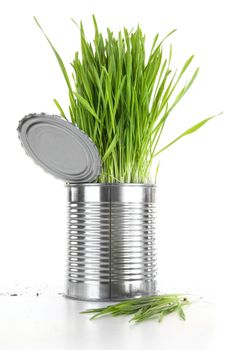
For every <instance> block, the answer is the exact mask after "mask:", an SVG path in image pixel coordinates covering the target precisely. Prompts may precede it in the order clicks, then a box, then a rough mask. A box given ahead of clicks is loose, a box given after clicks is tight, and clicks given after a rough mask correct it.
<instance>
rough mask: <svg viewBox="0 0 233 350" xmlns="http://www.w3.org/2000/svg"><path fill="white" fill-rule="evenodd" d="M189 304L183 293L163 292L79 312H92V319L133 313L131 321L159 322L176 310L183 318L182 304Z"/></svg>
mask: <svg viewBox="0 0 233 350" xmlns="http://www.w3.org/2000/svg"><path fill="white" fill-rule="evenodd" d="M189 304H191V302H190V301H189V300H188V299H187V298H186V297H184V296H183V295H179V294H170V295H169V294H167V295H166V294H164V295H155V296H151V297H143V298H139V299H130V300H126V301H123V302H121V303H118V304H114V305H109V306H106V307H103V308H94V309H88V310H86V311H83V312H81V313H83V314H86V313H93V314H94V315H93V316H92V317H91V319H92V320H93V319H96V318H98V317H101V316H105V315H111V316H122V315H130V316H132V315H133V317H132V318H131V319H130V322H132V321H133V322H136V323H139V322H142V321H146V320H149V319H154V320H156V321H159V322H161V321H162V319H163V317H164V316H166V315H169V314H171V313H173V312H177V313H178V315H179V316H180V318H181V319H183V320H185V314H184V311H183V306H185V305H189Z"/></svg>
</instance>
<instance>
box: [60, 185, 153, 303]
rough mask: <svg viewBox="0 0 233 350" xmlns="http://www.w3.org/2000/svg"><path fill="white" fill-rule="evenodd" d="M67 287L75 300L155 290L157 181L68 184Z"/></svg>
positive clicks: (121, 297)
mask: <svg viewBox="0 0 233 350" xmlns="http://www.w3.org/2000/svg"><path fill="white" fill-rule="evenodd" d="M67 188H68V262H67V276H66V291H65V294H66V296H68V297H72V298H76V299H79V300H102V301H104V300H124V299H129V298H134V297H139V296H147V295H152V294H154V293H155V292H156V253H155V224H156V207H155V186H154V185H147V184H145V185H144V184H98V183H92V184H74V185H73V184H68V185H67Z"/></svg>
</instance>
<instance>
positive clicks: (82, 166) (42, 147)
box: [17, 113, 101, 183]
mask: <svg viewBox="0 0 233 350" xmlns="http://www.w3.org/2000/svg"><path fill="white" fill-rule="evenodd" d="M17 130H18V133H19V139H20V141H21V144H22V146H23V148H24V149H25V151H26V153H27V154H28V155H29V156H30V157H31V158H32V159H33V160H34V161H35V163H36V164H38V165H39V166H41V167H42V168H43V169H44V170H45V171H47V172H49V173H50V174H52V175H53V176H55V177H56V178H58V179H61V180H64V181H66V182H69V183H81V182H82V183H83V182H93V181H94V180H95V179H96V178H97V177H98V176H99V174H100V171H101V161H100V157H99V153H98V150H97V148H96V146H95V144H94V143H93V142H92V140H91V139H90V138H89V137H88V136H87V135H86V134H85V133H84V132H83V131H81V130H80V129H79V128H78V127H77V126H75V125H73V124H71V123H70V122H68V121H65V120H64V119H62V118H61V117H58V116H56V115H47V114H44V113H42V114H29V115H27V116H26V117H24V118H23V119H22V120H21V121H20V122H19V126H18V129H17Z"/></svg>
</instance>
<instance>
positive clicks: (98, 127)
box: [34, 16, 213, 183]
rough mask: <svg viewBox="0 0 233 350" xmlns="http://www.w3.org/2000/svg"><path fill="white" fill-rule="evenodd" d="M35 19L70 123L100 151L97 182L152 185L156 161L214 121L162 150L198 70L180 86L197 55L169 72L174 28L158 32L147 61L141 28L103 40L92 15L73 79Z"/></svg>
mask: <svg viewBox="0 0 233 350" xmlns="http://www.w3.org/2000/svg"><path fill="white" fill-rule="evenodd" d="M34 19H35V21H36V23H37V24H38V26H39V28H40V29H41V30H42V32H43V34H44V35H45V37H46V39H47V40H48V42H49V44H50V46H51V48H52V50H53V52H54V54H55V56H56V58H57V61H58V63H59V66H60V68H61V71H62V74H63V76H64V78H65V81H66V84H67V88H68V96H69V101H70V105H69V114H70V120H71V121H72V123H73V124H75V125H77V126H78V127H79V128H80V129H82V130H83V131H84V132H85V133H87V134H88V135H89V137H90V138H91V139H92V140H93V142H94V143H95V144H96V146H97V148H98V151H99V154H100V157H101V161H102V173H101V175H100V176H99V178H98V180H97V181H98V182H110V183H111V182H128V183H131V182H132V183H149V182H152V181H151V177H150V175H151V167H152V163H153V161H154V159H155V157H156V156H157V155H159V154H160V153H161V152H162V151H164V150H165V149H166V148H168V147H170V146H171V145H172V144H174V143H175V142H176V141H178V140H179V139H180V138H182V137H184V136H186V135H189V134H191V133H193V132H195V131H197V130H198V129H199V128H200V127H202V126H203V125H204V124H205V123H206V122H207V121H209V120H210V119H212V118H213V117H210V118H207V119H204V120H202V121H201V122H199V123H197V124H196V125H194V126H193V127H191V128H189V129H188V130H187V131H185V132H183V133H182V134H181V135H180V136H178V137H177V138H176V139H175V140H173V141H172V142H170V143H169V144H168V145H167V146H164V147H162V148H160V138H161V135H162V132H163V131H164V126H165V124H166V123H167V120H168V117H169V115H170V113H171V112H172V110H173V109H174V107H175V106H176V105H177V104H178V103H179V102H180V100H181V99H182V98H183V96H184V95H185V94H186V92H187V91H188V90H189V88H190V87H191V85H192V83H193V82H194V80H195V78H196V76H197V74H198V70H199V69H198V68H197V69H196V70H195V71H194V72H193V73H192V75H191V78H190V79H189V80H187V81H186V82H185V83H184V84H183V85H182V78H183V76H186V73H187V71H188V70H189V66H190V64H191V62H192V61H193V57H194V56H190V57H189V58H188V59H187V60H186V62H185V63H184V65H183V66H182V68H181V69H180V70H176V71H173V70H172V69H171V67H170V63H171V59H172V47H171V46H170V51H169V53H168V54H167V55H165V54H164V50H163V44H164V41H165V40H166V38H167V37H169V36H170V35H171V34H172V33H174V32H175V30H173V31H171V32H170V33H169V34H168V35H167V36H166V37H165V38H163V39H162V40H160V39H159V35H158V34H156V35H155V38H154V41H153V44H152V47H151V50H150V54H149V57H148V59H146V53H145V35H144V34H143V33H142V30H141V28H140V27H139V26H138V27H137V28H136V29H134V30H130V31H129V30H127V29H126V28H124V29H123V30H122V31H120V32H119V33H118V35H117V36H115V35H114V33H113V32H112V31H111V30H110V29H109V28H108V29H107V35H106V38H104V37H103V34H102V33H100V32H99V29H98V25H97V22H96V19H95V17H94V16H93V22H94V28H95V34H94V38H93V41H92V43H89V42H88V41H87V39H86V37H85V32H84V28H83V25H82V22H80V25H79V26H78V27H79V31H80V40H81V54H80V53H78V52H76V53H75V56H74V59H73V62H72V63H71V65H72V68H73V73H72V80H71V79H70V78H69V75H68V73H67V70H66V68H65V65H64V63H63V61H62V59H61V56H60V55H59V54H58V52H57V50H56V49H55V47H54V46H53V44H52V42H51V41H50V39H49V38H48V36H47V35H46V34H45V32H44V31H43V29H42V27H41V26H40V24H39V22H38V20H37V19H36V18H35V17H34ZM73 22H74V23H75V24H76V22H75V21H73ZM166 56H167V57H166ZM180 85H181V87H180ZM54 102H55V104H56V106H57V108H58V109H59V112H60V115H61V116H62V117H63V118H65V119H67V120H68V119H69V118H68V117H67V116H66V115H65V112H64V110H63V108H62V107H61V105H60V103H59V102H58V101H57V100H56V99H54Z"/></svg>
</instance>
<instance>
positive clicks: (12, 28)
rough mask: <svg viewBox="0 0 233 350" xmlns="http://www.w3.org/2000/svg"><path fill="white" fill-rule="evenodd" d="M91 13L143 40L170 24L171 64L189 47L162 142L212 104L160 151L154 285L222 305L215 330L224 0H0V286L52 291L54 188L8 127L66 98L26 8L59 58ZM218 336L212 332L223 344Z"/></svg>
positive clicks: (225, 163)
mask: <svg viewBox="0 0 233 350" xmlns="http://www.w3.org/2000/svg"><path fill="white" fill-rule="evenodd" d="M92 13H94V14H95V15H96V18H97V21H98V23H99V27H100V30H101V31H104V30H105V29H106V27H107V26H109V27H111V29H112V30H114V31H118V30H119V29H120V28H122V27H123V26H126V27H128V28H132V27H134V26H136V25H137V24H138V23H140V25H141V27H142V29H143V31H144V32H145V33H146V37H147V39H148V46H149V44H150V43H151V40H152V38H153V36H154V34H156V33H157V32H159V33H161V35H162V36H163V35H165V34H166V33H168V32H169V31H171V30H172V29H174V28H177V29H178V31H177V32H176V33H175V34H174V35H173V36H172V38H171V39H170V41H171V42H172V43H173V52H174V61H173V62H174V67H176V66H178V67H180V66H181V64H182V63H183V62H184V61H185V60H186V59H187V57H188V56H189V55H191V54H192V53H194V54H195V60H194V62H193V63H192V69H193V70H194V69H195V67H197V66H200V67H201V70H200V74H199V76H198V78H197V80H196V82H195V84H194V85H193V87H192V89H191V90H190V92H189V93H188V95H187V96H186V97H185V98H184V100H183V101H182V102H181V104H180V105H179V106H178V107H177V108H176V109H175V110H174V112H173V114H172V115H171V119H170V125H169V126H168V127H167V129H166V130H165V135H164V138H163V140H162V143H164V144H166V142H167V141H170V140H171V139H173V138H174V137H176V136H177V135H178V134H180V133H181V132H182V131H184V130H186V129H187V128H188V127H190V126H191V125H193V124H195V123H197V122H198V121H199V120H201V119H203V118H205V117H208V116H211V115H213V114H217V113H219V112H221V111H224V114H223V115H222V116H220V117H218V118H216V119H215V120H213V121H211V122H210V123H208V124H207V125H206V126H204V127H203V129H201V130H200V131H198V132H197V133H196V134H193V135H191V136H189V137H186V138H184V139H182V140H181V141H180V142H179V143H177V144H176V145H174V147H172V148H171V149H169V150H167V151H166V152H164V153H163V155H162V156H161V158H160V160H161V166H160V172H159V177H158V212H159V221H158V241H157V242H158V285H159V290H160V291H161V292H173V291H176V292H188V293H191V294H197V295H201V296H203V297H204V298H205V299H206V300H209V301H213V302H214V303H216V305H217V306H218V308H219V316H218V317H220V316H221V314H222V311H226V309H227V310H228V312H224V314H223V315H222V316H223V317H222V318H221V320H224V321H221V322H222V325H223V324H224V327H226V326H227V324H228V323H229V322H230V318H229V316H230V310H229V309H230V307H231V305H230V304H231V296H232V294H231V291H232V289H231V283H232V281H231V280H232V244H231V237H232V234H233V225H232V198H233V193H232V192H233V191H232V178H233V172H232V146H233V141H232V130H233V123H232V78H233V74H232V73H233V70H232V62H233V50H232V29H233V28H232V11H231V9H230V1H227V0H222V1H213V0H212V1H200V0H196V1H182V0H176V1H171V0H170V1H169V0H163V1H159V2H158V1H149V0H143V1H137V0H134V1H126V0H125V1H123V0H118V1H115V2H112V1H103V0H98V1H97V0H96V1H90V0H87V1H78V0H76V1H70V0H66V1H42V0H41V1H26V0H21V1H11V0H8V1H7V2H5V4H3V3H2V4H1V9H0V35H1V40H0V45H1V46H0V50H1V54H0V60H1V64H0V106H1V108H0V111H1V128H0V132H1V137H0V143H1V147H0V150H1V172H0V176H1V183H0V186H1V220H0V293H1V294H7V293H17V292H20V291H23V292H22V293H24V292H25V291H26V290H27V288H31V290H33V291H36V290H38V289H40V288H41V289H43V288H47V289H50V290H53V291H58V292H61V291H63V282H64V265H65V248H66V189H65V187H64V184H63V183H62V182H61V181H58V180H55V179H54V178H53V177H52V176H50V175H48V174H45V173H44V172H43V171H42V170H41V169H40V168H38V167H37V166H35V164H34V163H33V162H32V161H31V160H30V159H29V158H28V157H26V155H25V153H24V151H23V150H22V148H21V146H20V143H19V140H18V138H17V132H16V128H17V124H18V121H19V120H20V119H21V118H22V117H23V116H24V115H26V114H28V113H32V112H47V113H57V110H56V107H55V106H54V104H53V101H52V100H53V98H54V97H56V98H57V99H58V100H59V101H60V102H61V104H62V105H63V106H66V105H67V102H68V101H67V94H66V86H65V83H64V81H63V78H62V75H61V73H60V71H59V67H58V64H57V62H56V59H55V57H54V55H53V53H52V51H51V49H50V47H49V46H48V43H47V42H46V40H45V38H44V37H43V36H42V34H41V32H40V31H39V29H38V27H37V26H36V24H35V22H34V21H33V18H32V16H33V15H36V16H37V18H38V19H39V21H40V23H41V25H42V26H43V28H44V29H45V31H46V33H47V34H48V35H49V37H50V38H51V39H52V41H53V43H54V44H55V46H56V48H57V49H58V51H59V52H60V53H61V56H62V57H63V59H64V61H65V63H66V64H67V66H68V65H69V62H70V61H71V60H72V58H73V54H74V51H75V50H76V49H78V48H79V35H78V30H77V28H76V27H75V26H74V24H73V23H72V22H71V21H70V18H71V17H73V18H75V19H76V20H77V21H79V20H81V19H82V20H83V23H84V26H85V28H86V32H87V36H88V37H89V38H90V39H91V35H92V33H93V28H92V20H91V15H92ZM168 42H169V41H168ZM69 71H71V70H69ZM168 124H169V123H168ZM2 297H3V296H2ZM228 302H229V305H228ZM0 312H1V310H0ZM221 322H220V323H221ZM227 334H228V333H227V332H226V336H225V337H224V338H223V340H225V341H226V342H230V340H229V339H230V337H229V338H228V335H227ZM216 339H217V338H216ZM218 339H220V338H218ZM214 344H215V345H213V347H211V349H213V348H214V349H215V347H214V346H216V349H217V345H216V344H217V340H216V342H214ZM153 345H154V346H155V345H156V344H153ZM44 348H45V347H44ZM204 348H207V347H203V349H204ZM226 348H230V346H229V344H228V347H226ZM161 349H165V347H161ZM181 349H182V347H181ZM199 349H202V348H201V347H199Z"/></svg>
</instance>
